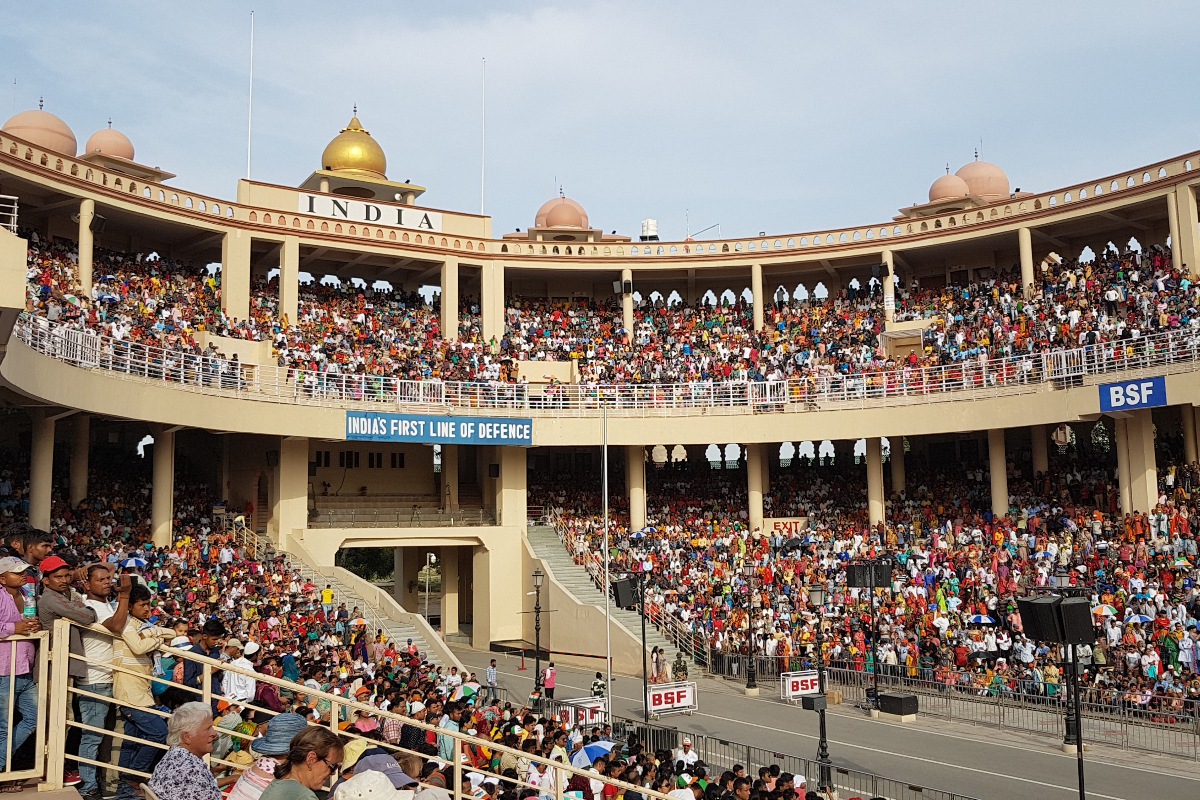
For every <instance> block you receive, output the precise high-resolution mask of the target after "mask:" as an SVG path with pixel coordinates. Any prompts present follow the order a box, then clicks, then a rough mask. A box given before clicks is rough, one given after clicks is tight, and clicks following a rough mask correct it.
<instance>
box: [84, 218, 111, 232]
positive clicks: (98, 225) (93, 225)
mask: <svg viewBox="0 0 1200 800" xmlns="http://www.w3.org/2000/svg"><path fill="white" fill-rule="evenodd" d="M107 224H108V219H106V218H105V217H102V216H100V215H99V214H93V215H92V221H91V222H89V223H88V230H90V231H91V232H92V233H104V226H105V225H107Z"/></svg>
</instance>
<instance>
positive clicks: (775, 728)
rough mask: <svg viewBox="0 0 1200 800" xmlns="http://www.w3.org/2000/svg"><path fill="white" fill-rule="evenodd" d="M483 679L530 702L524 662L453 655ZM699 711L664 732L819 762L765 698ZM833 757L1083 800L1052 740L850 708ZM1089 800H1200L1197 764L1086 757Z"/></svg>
mask: <svg viewBox="0 0 1200 800" xmlns="http://www.w3.org/2000/svg"><path fill="white" fill-rule="evenodd" d="M455 653H456V654H457V655H458V656H459V658H460V659H462V661H463V663H464V664H466V665H467V666H468V667H469V668H471V669H474V670H475V671H476V672H477V673H478V674H479V675H482V674H483V669H484V667H486V666H487V663H488V660H489V659H490V658H492V657H495V658H497V659H498V672H499V679H500V685H501V686H504V687H506V688H508V689H509V691H510V692H511V693H512V694H513V697H514V699H515V698H518V697H525V696H526V695H527V694H528V692H529V690H530V688H531V687H532V685H533V677H532V676H533V664H532V662H527V666H528V667H529V669H528V670H527V671H524V672H519V671H517V667H518V666H519V665H520V659H519V658H512V657H506V656H501V655H497V654H493V653H484V652H480V651H477V650H469V649H457V648H456V649H455ZM557 671H558V680H557V692H556V694H557V696H558V697H559V698H560V699H562V698H569V697H584V696H586V695H587V694H589V689H590V686H591V682H592V678H593V677H594V675H595V672H596V670H595V669H594V668H593V669H590V670H589V669H579V668H574V667H565V666H559V667H558V670H557ZM613 683H614V690H613V711H614V713H616V714H617V715H618V716H626V717H641V714H642V703H641V700H640V699H639V698H640V695H641V677H640V676H638V677H636V678H635V677H626V676H619V677H616V678H615V679H614V682H613ZM699 689H700V701H699V704H700V710H699V711H697V712H696V713H695V714H694V715H692V716H690V717H687V716H675V717H665V718H664V719H663V721H662V724H665V725H670V726H675V727H678V728H679V729H680V730H686V731H689V732H692V733H702V734H708V735H711V736H719V737H721V738H723V739H727V740H730V741H734V742H740V743H743V744H748V745H753V746H756V747H763V748H769V749H770V750H772V751H774V752H781V753H791V754H795V755H798V756H804V757H807V758H810V759H812V758H815V756H816V748H817V715H816V714H814V713H812V712H806V711H804V710H802V709H800V708H797V707H795V706H789V705H787V704H785V703H782V702H780V701H779V700H777V699H774V698H771V697H768V696H767V695H770V694H772V693H773V692H776V684H775V683H767V684H766V685H765V686H764V687H763V690H762V691H763V696H761V697H757V698H754V697H746V696H744V695H743V694H741V690H740V687H739V686H737V685H735V684H732V683H729V682H726V681H721V680H715V679H701V680H700V681H699ZM827 727H828V731H829V749H830V757H831V758H832V760H833V762H834V763H835V764H838V765H841V766H845V767H850V768H853V769H858V770H863V771H867V772H873V773H876V774H878V775H883V776H886V777H890V778H895V779H898V780H902V781H905V782H909V783H914V784H920V785H924V786H928V787H931V788H937V789H944V790H947V791H953V792H958V793H960V794H964V795H967V796H970V797H977V798H980V800H1012V798H1021V797H1027V798H1047V799H1048V800H1067V798H1071V797H1077V796H1078V789H1077V785H1076V777H1075V776H1076V772H1075V770H1076V768H1075V757H1074V756H1073V755H1066V754H1064V753H1062V752H1061V750H1058V749H1057V747H1058V745H1059V742H1057V741H1056V740H1055V739H1052V738H1050V737H1041V736H1033V735H1025V734H1020V733H1016V732H1012V731H998V730H995V729H991V728H984V727H975V726H972V725H969V724H964V723H946V722H942V721H939V720H926V719H925V718H921V719H920V720H919V721H918V722H917V723H915V724H909V725H898V724H892V723H887V722H881V721H879V720H873V719H870V718H869V717H867V716H865V715H864V714H863V712H862V711H859V710H857V709H853V708H850V707H848V706H837V707H833V708H831V709H830V711H829V712H828V714H827ZM1087 787H1088V792H1087V794H1088V796H1089V797H1094V798H1100V800H1142V798H1163V799H1166V798H1185V797H1196V796H1197V795H1198V794H1200V764H1196V763H1194V762H1191V761H1187V760H1184V759H1177V758H1171V757H1167V756H1155V755H1154V754H1151V753H1139V752H1135V751H1122V750H1120V749H1118V748H1114V747H1109V746H1104V745H1098V746H1095V747H1091V746H1089V747H1088V750H1087Z"/></svg>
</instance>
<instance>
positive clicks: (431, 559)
mask: <svg viewBox="0 0 1200 800" xmlns="http://www.w3.org/2000/svg"><path fill="white" fill-rule="evenodd" d="M436 562H437V556H435V555H434V554H433V553H426V554H425V619H429V580H430V578H431V577H432V575H431V573H432V572H433V565H434V564H435V563H436Z"/></svg>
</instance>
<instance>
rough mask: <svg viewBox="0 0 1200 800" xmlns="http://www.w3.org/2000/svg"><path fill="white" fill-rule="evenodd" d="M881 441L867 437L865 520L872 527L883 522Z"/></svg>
mask: <svg viewBox="0 0 1200 800" xmlns="http://www.w3.org/2000/svg"><path fill="white" fill-rule="evenodd" d="M883 509H884V505H883V442H882V441H880V439H879V437H878V436H868V437H867V520H868V521H869V522H870V523H871V527H872V528H874V527H875V526H876V525H878V524H879V523H881V522H883Z"/></svg>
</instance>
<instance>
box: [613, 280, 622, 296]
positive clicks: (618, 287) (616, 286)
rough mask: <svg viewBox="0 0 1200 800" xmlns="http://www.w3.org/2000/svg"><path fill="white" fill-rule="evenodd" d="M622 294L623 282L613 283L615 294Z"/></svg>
mask: <svg viewBox="0 0 1200 800" xmlns="http://www.w3.org/2000/svg"><path fill="white" fill-rule="evenodd" d="M620 293H621V282H620V281H613V294H620Z"/></svg>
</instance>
